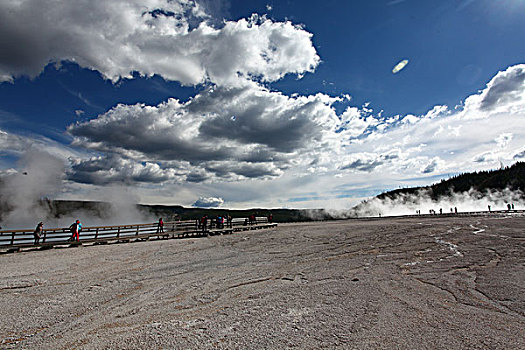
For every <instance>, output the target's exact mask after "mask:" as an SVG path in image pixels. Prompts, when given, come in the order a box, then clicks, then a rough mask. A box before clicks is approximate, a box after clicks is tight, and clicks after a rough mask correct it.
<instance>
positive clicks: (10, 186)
mask: <svg viewBox="0 0 525 350" xmlns="http://www.w3.org/2000/svg"><path fill="white" fill-rule="evenodd" d="M17 165H18V166H17V168H18V170H10V171H9V172H6V174H5V175H3V176H2V177H1V178H0V222H1V223H0V226H2V228H3V229H27V228H31V227H33V226H35V225H36V224H37V223H38V222H40V221H43V222H44V224H45V227H48V228H49V227H67V226H69V224H71V222H73V220H75V219H77V218H78V219H80V220H81V221H82V222H83V224H84V225H85V226H96V225H116V224H124V223H141V222H153V221H155V218H153V217H152V216H151V214H149V213H145V212H142V211H140V210H139V209H138V207H137V205H136V203H138V200H139V199H138V197H137V196H135V195H133V194H132V193H131V189H130V188H126V187H124V186H122V187H113V188H105V189H104V191H101V192H100V193H98V194H95V196H96V197H97V198H96V199H97V200H100V201H102V202H106V203H101V204H100V205H99V207H98V208H95V209H96V210H93V208H91V209H88V208H77V209H75V210H70V209H71V208H66V209H67V210H62V209H60V210H59V208H58V207H57V205H56V203H53V202H52V201H51V200H50V199H54V198H56V197H57V196H59V195H60V194H61V193H62V191H63V189H64V182H65V181H66V171H65V165H64V162H63V161H62V160H61V159H59V158H57V157H55V156H53V155H51V154H49V153H46V152H42V151H38V150H35V149H31V150H28V151H26V153H25V154H24V155H23V156H22V157H21V158H20V160H19V161H18V164H17Z"/></svg>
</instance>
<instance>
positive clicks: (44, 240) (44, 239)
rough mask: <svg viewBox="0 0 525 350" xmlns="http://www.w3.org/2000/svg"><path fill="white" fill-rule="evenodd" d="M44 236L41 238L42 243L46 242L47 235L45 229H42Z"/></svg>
mask: <svg viewBox="0 0 525 350" xmlns="http://www.w3.org/2000/svg"><path fill="white" fill-rule="evenodd" d="M43 233H44V237H43V238H42V243H46V236H47V231H44V232H43Z"/></svg>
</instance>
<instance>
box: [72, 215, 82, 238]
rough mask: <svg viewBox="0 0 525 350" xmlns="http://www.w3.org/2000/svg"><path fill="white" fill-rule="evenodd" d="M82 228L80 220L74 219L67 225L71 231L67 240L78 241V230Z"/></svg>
mask: <svg viewBox="0 0 525 350" xmlns="http://www.w3.org/2000/svg"><path fill="white" fill-rule="evenodd" d="M81 230H82V224H81V223H80V220H77V221H75V222H74V223H72V224H71V226H69V231H70V232H71V237H70V238H69V241H75V240H76V241H77V242H80V231H81Z"/></svg>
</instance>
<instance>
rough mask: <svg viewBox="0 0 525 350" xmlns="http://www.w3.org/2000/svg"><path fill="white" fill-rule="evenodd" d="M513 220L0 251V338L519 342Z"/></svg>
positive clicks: (438, 344) (235, 345) (521, 326)
mask: <svg viewBox="0 0 525 350" xmlns="http://www.w3.org/2000/svg"><path fill="white" fill-rule="evenodd" d="M524 248H525V218H522V217H510V216H490V217H488V216H487V217H421V218H401V219H400V218H397V219H388V218H384V219H377V220H348V221H335V222H315V223H304V224H286V225H284V224H283V225H280V226H279V227H278V228H276V229H272V230H257V231H246V232H241V233H235V234H233V235H227V236H214V237H209V238H196V239H178V240H177V239H172V240H152V241H148V242H136V243H128V244H109V245H97V246H83V247H78V248H64V249H51V250H35V251H26V252H21V253H12V254H3V255H0V264H1V266H2V269H1V270H0V295H1V298H0V322H1V326H0V348H7V349H10V348H23V349H71V348H75V349H102V348H104V349H106V348H107V349H137V348H142V349H159V348H169V349H172V348H173V349H188V348H192V349H201V348H224V349H253V348H264V349H282V348H286V347H292V348H303V349H319V348H340V349H523V348H525V293H524V292H525V249H524Z"/></svg>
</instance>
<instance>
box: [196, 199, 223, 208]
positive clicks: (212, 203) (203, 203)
mask: <svg viewBox="0 0 525 350" xmlns="http://www.w3.org/2000/svg"><path fill="white" fill-rule="evenodd" d="M223 204H224V200H223V199H222V198H215V197H206V198H205V197H200V198H199V199H197V200H196V201H195V203H193V206H194V207H198V208H218V207H220V206H221V205H223Z"/></svg>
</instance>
